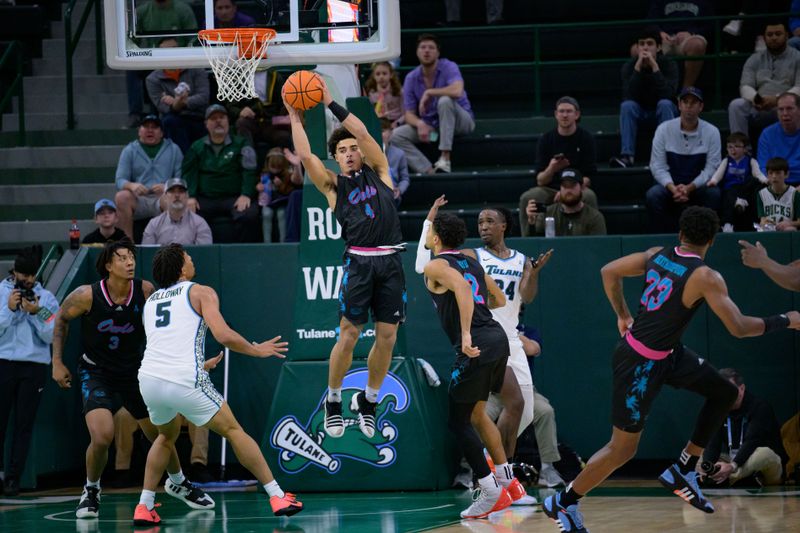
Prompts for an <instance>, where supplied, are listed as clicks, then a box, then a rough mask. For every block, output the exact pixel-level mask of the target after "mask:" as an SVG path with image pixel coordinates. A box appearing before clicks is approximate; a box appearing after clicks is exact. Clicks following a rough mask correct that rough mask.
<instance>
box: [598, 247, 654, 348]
mask: <svg viewBox="0 0 800 533" xmlns="http://www.w3.org/2000/svg"><path fill="white" fill-rule="evenodd" d="M660 249H661V248H650V249H649V250H647V251H646V252H638V253H635V254H630V255H626V256H625V257H620V258H619V259H616V260H614V261H611V262H610V263H608V264H607V265H605V266H604V267H603V268H601V269H600V276H601V277H602V278H603V289H604V290H605V293H606V298H608V301H609V303H610V304H611V308H612V309H614V313H616V315H617V329H619V334H620V335H625V333H626V332H627V331H628V328H630V326H631V324H633V317H632V316H631V312H630V310H629V309H628V304H627V303H625V295H624V294H623V292H622V279H623V278H630V277H634V276H641V275H642V274H644V271H645V268H646V267H647V260H648V259H650V258H651V257H652V256H653V254H655V253H656V252H657V251H658V250H660Z"/></svg>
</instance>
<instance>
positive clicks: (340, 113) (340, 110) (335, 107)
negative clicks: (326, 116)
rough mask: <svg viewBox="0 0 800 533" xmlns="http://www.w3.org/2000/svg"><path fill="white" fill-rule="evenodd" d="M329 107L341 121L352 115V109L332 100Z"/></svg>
mask: <svg viewBox="0 0 800 533" xmlns="http://www.w3.org/2000/svg"><path fill="white" fill-rule="evenodd" d="M328 109H330V110H331V113H333V116H334V117H336V118H337V119H338V120H339V122H344V119H346V118H347V117H348V116H349V115H350V111H348V110H347V109H345V108H344V107H342V106H340V105H339V104H337V103H336V102H331V103H330V104H328Z"/></svg>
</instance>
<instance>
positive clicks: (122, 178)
mask: <svg viewBox="0 0 800 533" xmlns="http://www.w3.org/2000/svg"><path fill="white" fill-rule="evenodd" d="M138 135H139V138H138V139H137V140H135V141H133V142H131V143H129V144H128V145H127V146H125V148H123V149H122V153H121V154H120V156H119V163H118V164H117V176H116V184H117V190H118V192H117V194H116V196H115V197H114V202H115V203H116V204H117V214H118V215H119V227H120V228H121V229H122V231H124V232H125V234H126V235H127V236H128V237H129V238H130V239H131V240H133V221H134V219H135V220H141V219H149V218H152V217H154V216H156V215H158V214H160V213H161V211H163V210H164V207H163V206H162V204H161V201H162V199H161V197H162V196H163V194H164V183H166V181H167V180H168V179H170V178H180V177H181V162H182V161H183V156H182V155H181V150H180V148H178V146H177V145H176V144H175V143H173V142H172V141H170V140H169V139H164V132H163V131H162V129H161V120H160V119H159V118H158V117H157V116H155V115H147V116H146V117H144V119H142V123H141V125H140V126H139V132H138Z"/></svg>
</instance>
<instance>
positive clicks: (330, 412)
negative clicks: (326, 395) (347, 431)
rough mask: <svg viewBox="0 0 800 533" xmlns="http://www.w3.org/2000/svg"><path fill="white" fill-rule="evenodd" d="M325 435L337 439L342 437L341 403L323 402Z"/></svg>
mask: <svg viewBox="0 0 800 533" xmlns="http://www.w3.org/2000/svg"><path fill="white" fill-rule="evenodd" d="M323 425H324V426H325V433H327V434H328V435H330V436H331V437H333V438H335V439H338V438H339V437H341V436H342V435H344V418H342V402H329V401H327V400H325V422H324V423H323Z"/></svg>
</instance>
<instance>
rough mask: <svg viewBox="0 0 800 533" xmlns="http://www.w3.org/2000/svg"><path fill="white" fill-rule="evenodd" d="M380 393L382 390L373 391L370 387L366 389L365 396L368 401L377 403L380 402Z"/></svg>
mask: <svg viewBox="0 0 800 533" xmlns="http://www.w3.org/2000/svg"><path fill="white" fill-rule="evenodd" d="M378 392H380V389H373V388H372V387H369V386H367V388H366V389H364V394H365V395H366V396H367V401H368V402H372V403H376V402H377V401H378Z"/></svg>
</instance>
